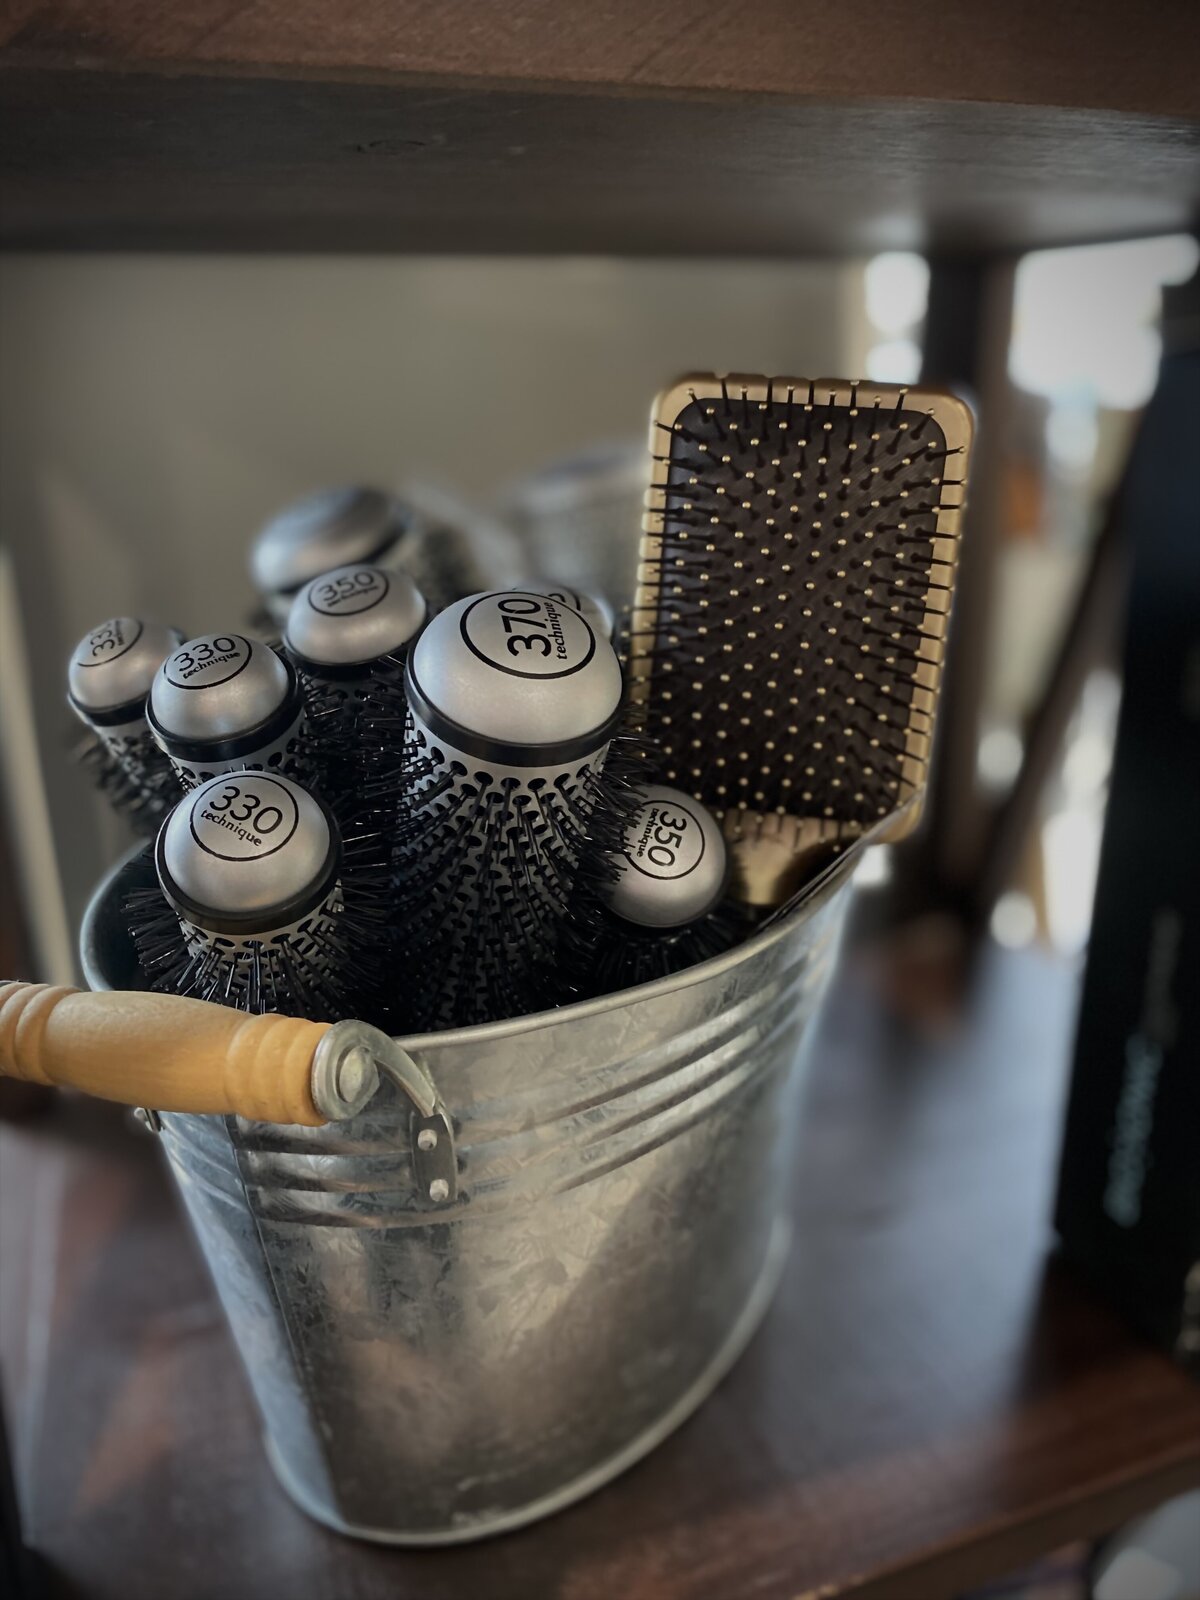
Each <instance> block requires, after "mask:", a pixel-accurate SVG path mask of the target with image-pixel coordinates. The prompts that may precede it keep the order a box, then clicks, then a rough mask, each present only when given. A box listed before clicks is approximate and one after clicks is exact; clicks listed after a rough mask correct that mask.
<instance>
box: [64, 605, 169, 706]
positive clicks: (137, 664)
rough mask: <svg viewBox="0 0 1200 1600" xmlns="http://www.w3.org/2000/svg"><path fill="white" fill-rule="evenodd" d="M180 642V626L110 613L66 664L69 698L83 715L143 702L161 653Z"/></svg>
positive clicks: (156, 669) (87, 636)
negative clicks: (174, 626) (108, 617)
mask: <svg viewBox="0 0 1200 1600" xmlns="http://www.w3.org/2000/svg"><path fill="white" fill-rule="evenodd" d="M182 643H183V635H182V634H181V633H180V632H179V630H178V629H177V628H166V627H164V626H163V625H162V623H161V622H143V621H141V620H140V619H139V618H137V617H111V618H110V619H109V620H108V621H107V622H102V623H101V624H100V626H99V627H98V628H93V629H92V630H91V631H90V632H89V633H85V634H84V636H83V638H82V639H81V640H80V641H79V643H78V645H76V647H75V653H74V654H73V655H72V657H71V663H70V666H69V667H68V669H67V687H68V689H69V691H70V695H71V699H72V701H73V703H74V704H75V706H76V708H77V709H78V710H79V711H80V712H81V713H82V714H83V715H84V716H86V715H87V714H88V713H89V712H92V713H103V712H106V711H116V710H119V709H121V708H122V707H125V706H130V705H132V704H134V703H135V702H137V701H144V700H145V698H146V696H147V695H148V694H149V693H150V686H151V684H152V683H153V682H154V674H155V673H156V672H157V671H158V669H159V666H160V665H161V664H162V659H163V657H164V656H165V655H166V654H167V653H168V651H171V650H174V649H175V648H176V647H177V646H178V645H181V644H182Z"/></svg>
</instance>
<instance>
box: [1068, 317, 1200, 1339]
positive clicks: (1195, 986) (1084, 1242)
mask: <svg viewBox="0 0 1200 1600" xmlns="http://www.w3.org/2000/svg"><path fill="white" fill-rule="evenodd" d="M1188 287H1189V289H1191V288H1192V286H1188ZM1192 293H1193V304H1194V300H1195V291H1194V290H1192ZM1187 331H1188V333H1189V334H1190V336H1191V337H1190V339H1189V343H1190V345H1191V348H1189V349H1186V350H1182V351H1180V352H1178V353H1176V354H1172V355H1168V356H1167V357H1166V358H1165V360H1164V361H1163V365H1162V369H1161V373H1160V376H1159V383H1158V388H1157V390H1156V392H1155V395H1154V397H1153V399H1152V400H1151V402H1150V404H1149V406H1148V408H1147V410H1146V413H1145V416H1144V418H1143V421H1142V424H1141V428H1140V430H1139V434H1138V438H1137V442H1136V444H1135V446H1134V451H1133V455H1132V458H1131V460H1130V464H1129V468H1128V471H1127V473H1126V477H1125V482H1124V486H1123V489H1122V508H1121V514H1122V521H1123V524H1124V528H1125V531H1126V534H1127V538H1128V545H1129V551H1130V559H1131V562H1132V574H1131V586H1130V600H1129V620H1128V630H1127V636H1126V650H1125V687H1124V697H1123V700H1122V705H1121V715H1120V722H1119V725H1118V730H1117V742H1116V750H1115V753H1114V761H1113V772H1112V779H1111V785H1110V794H1109V802H1108V812H1107V816H1106V819H1105V826H1104V843H1103V848H1102V851H1101V857H1100V874H1099V883H1098V888H1097V894H1096V906H1095V916H1094V922H1093V928H1092V935H1091V942H1090V945H1089V949H1088V959H1087V972H1086V976H1085V980H1084V988H1083V1001H1082V1007H1081V1012H1080V1022H1079V1031H1078V1038H1077V1042H1076V1052H1075V1065H1074V1076H1073V1080H1072V1085H1071V1096H1070V1103H1069V1108H1068V1113H1067V1123H1066V1132H1065V1138H1064V1146H1063V1154H1062V1166H1061V1172H1060V1178H1059V1192H1058V1201H1057V1209H1056V1215H1055V1223H1056V1226H1057V1228H1058V1232H1059V1235H1060V1238H1061V1240H1062V1243H1063V1246H1064V1249H1065V1251H1066V1254H1067V1255H1068V1256H1069V1257H1070V1258H1071V1259H1072V1260H1073V1261H1075V1262H1076V1263H1077V1264H1078V1265H1079V1266H1080V1267H1081V1268H1082V1269H1083V1270H1084V1271H1085V1272H1086V1273H1087V1274H1088V1275H1089V1277H1090V1278H1091V1279H1092V1280H1093V1281H1094V1282H1095V1283H1096V1284H1097V1285H1098V1286H1099V1287H1100V1288H1101V1289H1102V1290H1103V1291H1104V1293H1105V1294H1107V1295H1108V1296H1109V1297H1110V1298H1112V1299H1113V1300H1114V1301H1115V1302H1116V1303H1117V1304H1118V1305H1119V1306H1120V1308H1121V1309H1122V1310H1123V1311H1124V1313H1125V1314H1126V1316H1127V1317H1128V1318H1129V1319H1130V1321H1132V1322H1133V1323H1134V1324H1135V1325H1136V1326H1137V1327H1139V1328H1140V1329H1142V1330H1143V1331H1144V1332H1145V1333H1147V1334H1149V1335H1150V1336H1151V1337H1152V1338H1153V1339H1155V1340H1157V1341H1158V1342H1160V1343H1161V1344H1164V1345H1165V1346H1167V1348H1168V1349H1170V1350H1172V1351H1173V1352H1174V1353H1175V1354H1176V1355H1177V1356H1178V1357H1179V1358H1180V1359H1181V1360H1184V1361H1187V1362H1188V1363H1189V1364H1191V1365H1194V1366H1196V1368H1197V1370H1200V494H1198V493H1197V481H1196V450H1197V442H1198V441H1200V348H1197V346H1200V338H1197V337H1196V324H1195V319H1194V318H1193V322H1192V325H1191V327H1190V328H1189V329H1188V330H1187Z"/></svg>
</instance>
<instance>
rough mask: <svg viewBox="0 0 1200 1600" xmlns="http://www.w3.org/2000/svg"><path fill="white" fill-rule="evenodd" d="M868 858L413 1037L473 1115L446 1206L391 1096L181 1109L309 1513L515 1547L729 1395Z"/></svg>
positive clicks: (191, 1186) (116, 936)
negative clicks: (504, 1015)
mask: <svg viewBox="0 0 1200 1600" xmlns="http://www.w3.org/2000/svg"><path fill="white" fill-rule="evenodd" d="M857 855H858V851H857V849H855V850H852V851H850V852H848V853H847V855H846V856H845V857H844V858H843V859H842V860H841V861H840V862H839V863H838V864H837V865H836V866H835V867H834V868H833V869H832V870H831V871H830V872H829V873H828V874H827V875H826V876H825V877H824V878H823V879H822V880H821V881H820V882H819V883H818V884H817V885H815V886H814V889H813V891H812V892H811V893H810V894H809V895H807V896H806V897H805V899H804V900H803V902H802V903H800V904H799V905H797V906H796V907H795V908H794V909H792V910H791V911H789V912H788V913H787V915H786V916H784V917H783V918H781V919H779V920H778V921H776V922H775V923H774V924H773V925H771V926H769V927H768V928H766V929H765V930H764V931H762V932H761V933H760V934H758V935H757V936H756V937H755V938H754V939H752V940H751V941H750V942H749V943H747V944H745V945H743V946H741V947H740V948H739V949H737V950H735V951H733V952H731V953H729V954H728V955H725V956H723V957H720V958H719V959H717V960H713V961H709V962H706V963H704V965H702V966H699V967H695V968H693V969H691V970H690V971H687V972H684V973H681V974H678V975H676V976H675V977H672V978H668V979H664V980H662V981H659V982H656V983H653V984H648V985H646V986H644V987H642V988H640V989H637V990H633V991H630V992H628V993H625V994H621V995H616V996H611V997H609V998H606V999H603V1000H598V1001H593V1002H590V1003H588V1004H583V1005H576V1006H570V1007H566V1008H564V1009H562V1010H560V1011H555V1012H548V1013H544V1014H542V1015H539V1016H534V1017H524V1018H521V1019H520V1020H518V1021H514V1022H506V1023H495V1024H491V1025H489V1026H486V1027H474V1028H469V1029H462V1030H459V1031H456V1032H450V1033H440V1034H430V1035H424V1036H421V1037H418V1038H406V1039H404V1040H402V1041H401V1042H402V1043H403V1045H404V1047H405V1049H406V1050H407V1051H408V1053H409V1054H410V1056H411V1057H412V1058H413V1059H414V1060H415V1061H416V1063H417V1064H418V1066H419V1067H420V1068H421V1069H422V1070H423V1071H424V1072H425V1073H426V1074H427V1075H428V1077H429V1078H430V1079H432V1080H433V1082H434V1083H435V1084H436V1086H437V1090H438V1092H439V1093H440V1096H441V1098H442V1100H443V1102H444V1103H445V1105H446V1106H447V1107H448V1109H449V1111H450V1114H451V1117H452V1119H453V1125H454V1130H455V1138H456V1144H457V1152H458V1166H459V1185H458V1193H457V1196H456V1197H455V1198H454V1199H453V1200H452V1201H451V1203H450V1204H448V1205H443V1206H441V1207H437V1206H433V1205H431V1203H430V1201H429V1198H428V1195H427V1194H426V1193H424V1192H420V1191H419V1188H418V1185H417V1184H416V1182H415V1179H414V1170H413V1150H412V1143H411V1140H410V1131H411V1119H412V1117H413V1115H414V1111H413V1107H412V1106H411V1105H410V1104H409V1102H408V1101H407V1100H406V1099H405V1097H404V1095H403V1094H402V1093H401V1091H400V1090H398V1089H396V1088H395V1087H394V1086H392V1085H391V1084H385V1085H384V1086H383V1088H382V1089H381V1091H380V1093H379V1094H378V1095H377V1096H376V1098H375V1099H374V1101H373V1102H372V1103H371V1104H370V1106H369V1107H368V1108H367V1110H366V1111H365V1112H364V1113H363V1114H361V1115H360V1116H358V1117H356V1118H354V1119H353V1120H351V1121H348V1122H343V1123H339V1124H332V1125H329V1126H327V1127H323V1128H315V1129H308V1128H284V1127H277V1126H274V1125H270V1124H263V1123H251V1122H245V1121H242V1120H241V1119H238V1118H232V1117H230V1118H222V1117H212V1116H184V1115H177V1114H172V1115H164V1116H163V1117H162V1118H161V1132H162V1138H163V1142H164V1145H165V1147H166V1150H167V1153H168V1155H169V1157H170V1161H171V1166H172V1169H173V1171H174V1174H175V1178H176V1180H177V1182H178V1185H179V1188H180V1191H181V1193H182V1195H183V1199H184V1202H185V1204H186V1206H187V1210H188V1213H189V1215H190V1217H191V1221H192V1223H193V1225H194V1228H195V1231H196V1233H197V1236H198V1237H199V1240H200V1244H201V1246H202V1248H203V1250H204V1253H205V1255H206V1257H207V1260H208V1264H209V1267H210V1270H211V1272H212V1275H213V1278H214V1280H215V1283H216V1286H217V1290H218V1292H219V1294H220V1296H221V1300H222V1302H223V1304H224V1308H225V1312H226V1315H227V1317H228V1319H229V1324H230V1327H231V1329H232V1331H233V1336H234V1339H235V1340H236V1342H237V1346H238V1349H239V1350H240V1352H241V1356H242V1360H243V1361H244V1363H245V1366H246V1370H247V1372H248V1374H249V1377H250V1382H251V1385H252V1387H253V1390H254V1394H255V1397H256V1399H257V1402H258V1406H259V1409H260V1411H261V1413H262V1417H263V1421H264V1424H265V1430H266V1441H267V1449H268V1452H269V1454H270V1458H271V1461H272V1463H273V1465H274V1467H275V1470H276V1472H277V1473H278V1475H279V1478H280V1479H281V1481H282V1483H283V1485H284V1487H285V1488H286V1489H287V1491H288V1492H289V1493H290V1494H291V1495H292V1497H293V1498H294V1499H295V1500H296V1501H297V1502H298V1503H299V1505H300V1506H301V1507H303V1509H304V1510H305V1511H307V1512H309V1513H310V1514H311V1515H312V1516H314V1517H316V1518H318V1519H319V1520H320V1521H322V1522H324V1523H327V1524H328V1525H329V1526H331V1527H333V1528H336V1529H339V1530H340V1531H342V1532H344V1533H349V1534H355V1535H358V1536H360V1537H363V1538H368V1539H376V1540H382V1541H386V1542H394V1543H400V1544H443V1543H454V1542H457V1541H462V1540H468V1539H475V1538H479V1537H482V1536H483V1535H486V1534H491V1533H498V1532H501V1531H502V1530H504V1529H509V1528H514V1527H517V1526H519V1525H520V1524H522V1523H526V1522H530V1521H532V1520H534V1519H535V1518H537V1517H541V1516H545V1515H547V1514H548V1513H550V1512H552V1511H555V1510H557V1509H558V1508H560V1507H562V1506H565V1505H567V1504H568V1503H570V1502H571V1501H573V1500H576V1499H578V1498H580V1497H581V1496H582V1495H585V1494H587V1493H589V1492H590V1491H591V1490H593V1489H596V1488H598V1487H599V1486H600V1485H601V1484H603V1483H605V1482H606V1481H607V1480H608V1479H610V1478H612V1477H614V1476H615V1475H616V1474H617V1473H619V1472H621V1471H622V1470H623V1469H624V1468H626V1467H628V1466H629V1465H631V1463H633V1462H634V1461H636V1460H637V1459H638V1458H639V1457H640V1456H642V1455H644V1454H646V1452H647V1451H649V1450H651V1449H652V1448H653V1447H654V1446H655V1445H656V1444H658V1443H659V1442H660V1441H661V1440H662V1439H663V1438H664V1437H665V1436H666V1435H667V1434H668V1433H670V1432H671V1430H672V1429H673V1428H675V1427H677V1426H678V1425H679V1424H680V1423H681V1422H682V1421H683V1420H684V1419H685V1418H686V1417H687V1416H688V1415H689V1414H690V1413H691V1412H692V1411H694V1410H695V1408H696V1407H697V1406H698V1405H699V1404H700V1403H701V1402H702V1401H703V1400H704V1398H705V1397H706V1396H707V1395H708V1394H709V1393H710V1391H711V1390H712V1389H713V1388H714V1387H715V1385H716V1384H717V1382H718V1381H719V1379H720V1378H721V1377H722V1375H723V1374H724V1373H725V1372H726V1371H727V1370H728V1368H729V1367H730V1366H731V1364H732V1363H733V1362H734V1360H735V1359H736V1358H737V1356H738V1354H739V1353H740V1352H741V1350H742V1348H743V1347H744V1345H745V1344H746V1342H747V1340H748V1339H749V1337H750V1335H751V1333H752V1332H753V1331H754V1328H755V1327H756V1325H757V1324H758V1322H759V1320H760V1318H761V1317H762V1315H763V1313H764V1311H765V1310H766V1308H767V1305H768V1303H769V1301H770V1298H771V1295H772V1292H773V1290H774V1288H775V1284H776V1281H777V1278H778V1274H779V1272H780V1269H781V1266H782V1263H783V1259H784V1254H785V1251H786V1248H787V1226H786V1222H785V1220H784V1199H785V1194H786V1185H787V1177H788V1171H789V1165H790V1151H791V1145H792V1136H793V1133H794V1130H795V1127H796V1105H795V1102H796V1097H797V1093H798V1090H799V1087H800V1080H801V1076H802V1073H801V1067H800V1053H801V1047H802V1044H803V1042H804V1040H805V1036H806V1035H807V1033H808V1032H809V1031H810V1029H811V1024H812V1021H813V1017H814V1013H815V1012H816V1009H817V1005H818V1002H819V999H820V997H821V994H822V992H823V990H824V987H825V982H826V978H827V975H828V972H829V969H830V966H831V963H832V958H833V956H834V952H835V948H836V944H837V938H838V933H839V929H840V926H841V923H842V920H843V915H844V912H845V908H846V904H847V899H848V895H847V888H848V883H849V879H850V875H851V872H852V869H853V865H854V862H855V860H856V859H857ZM118 870H119V869H118ZM115 876H116V871H114V873H112V874H110V875H109V877H108V878H107V879H106V880H105V882H104V883H103V884H102V885H101V887H100V889H99V891H98V892H97V895H96V897H95V899H94V901H93V903H92V906H91V908H90V910H89V913H88V916H87V918H86V920H85V923H84V927H83V933H82V955H83V963H84V969H85V972H86V975H87V979H88V982H89V983H90V984H91V986H92V988H94V989H102V988H109V987H112V988H117V987H123V986H127V985H128V984H129V982H130V981H131V977H132V957H131V951H130V948H129V944H128V940H127V937H126V936H125V935H124V932H123V929H122V927H121V918H120V907H119V895H118V894H117V893H116V891H115V889H114V879H115Z"/></svg>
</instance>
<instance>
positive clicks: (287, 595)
mask: <svg viewBox="0 0 1200 1600" xmlns="http://www.w3.org/2000/svg"><path fill="white" fill-rule="evenodd" d="M411 523H412V515H411V513H410V512H409V511H408V509H407V507H405V506H404V505H403V504H402V502H401V501H399V500H397V499H396V498H395V496H394V495H390V494H388V493H387V492H386V491H385V490H383V489H372V488H367V487H363V486H357V485H350V486H346V487H343V488H337V489H323V490H321V491H320V492H319V493H317V494H312V495H308V496H307V497H306V498H305V499H303V500H297V501H295V502H294V503H293V504H292V505H290V506H286V507H285V508H284V509H283V510H282V511H280V512H279V513H278V515H277V516H274V517H272V518H271V520H270V521H269V522H268V523H267V524H266V525H265V527H263V528H262V529H261V530H260V532H259V534H258V536H257V538H256V539H255V541H254V545H253V547H252V549H251V551H250V575H251V577H252V578H253V580H254V585H255V587H256V588H257V590H258V592H259V594H260V595H262V597H263V599H264V600H266V601H268V602H269V603H271V604H272V607H273V609H274V608H275V607H277V605H278V604H279V602H280V601H281V600H282V605H283V614H282V618H281V619H280V620H283V618H286V616H287V606H288V603H289V602H290V600H291V597H292V596H293V595H294V594H295V593H296V590H297V589H299V588H300V587H301V585H302V584H306V583H308V582H309V581H310V580H311V579H312V578H315V577H318V576H319V575H320V574H321V573H322V572H328V571H329V570H330V568H331V567H337V566H342V565H343V564H345V563H346V562H351V561H364V562H371V563H373V564H375V565H379V564H380V562H381V560H383V558H384V557H385V556H386V555H387V553H388V551H389V550H390V549H391V547H392V546H394V545H395V544H396V542H397V541H398V540H399V539H400V538H402V537H403V535H404V534H406V533H407V532H408V531H409V528H410V525H411ZM384 564H385V565H387V566H389V567H390V566H391V565H392V562H391V561H384Z"/></svg>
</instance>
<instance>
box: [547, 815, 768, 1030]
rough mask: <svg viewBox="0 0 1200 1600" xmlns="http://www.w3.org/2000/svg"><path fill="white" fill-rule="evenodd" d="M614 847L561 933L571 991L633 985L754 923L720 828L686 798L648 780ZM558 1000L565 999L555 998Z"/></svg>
mask: <svg viewBox="0 0 1200 1600" xmlns="http://www.w3.org/2000/svg"><path fill="white" fill-rule="evenodd" d="M638 798H639V804H638V806H637V809H636V810H635V811H634V812H633V813H632V815H631V816H630V818H629V820H628V821H627V823H626V825H625V829H624V832H623V835H622V838H621V842H620V845H619V847H618V848H617V849H616V850H615V851H613V852H612V853H611V854H610V855H608V856H606V857H605V858H604V860H603V863H602V866H603V867H604V868H605V869H606V870H603V871H601V872H596V871H595V870H594V869H593V870H592V871H591V872H590V873H589V874H586V875H585V880H586V878H590V880H591V881H590V882H587V885H586V892H584V893H582V894H578V895H577V896H576V897H575V900H574V903H573V905H572V907H571V912H570V916H569V918H568V921H567V925H566V930H565V935H564V939H563V953H564V963H563V964H564V967H565V969H566V971H567V973H568V974H569V978H568V981H569V985H570V988H571V990H572V993H571V995H570V998H572V999H577V998H592V997H595V996H598V995H604V994H616V993H618V992H619V991H621V990H623V989H632V988H634V987H636V986H637V985H638V984H641V983H650V982H652V981H653V980H654V979H655V978H665V977H667V976H668V975H669V974H670V973H672V972H682V971H683V970H684V968H686V967H692V966H695V965H696V964H697V963H698V962H700V961H707V960H708V959H709V958H710V957H711V956H717V955H721V954H723V953H724V952H725V951H726V950H729V949H731V948H732V947H733V946H734V945H735V944H737V943H738V942H739V941H740V940H742V939H744V938H746V937H747V936H748V935H749V934H750V933H751V932H752V931H753V929H754V926H755V920H756V919H755V916H754V914H753V913H752V912H751V911H750V910H749V909H748V908H747V907H746V906H744V905H741V904H739V903H738V900H737V893H738V888H739V886H738V884H737V883H736V881H735V874H734V864H733V860H732V857H731V855H730V853H729V851H728V850H727V848H726V844H725V838H724V835H723V834H722V832H721V825H720V823H719V822H718V821H717V819H716V817H714V816H713V814H712V812H711V811H709V810H708V808H707V806H703V805H701V804H700V802H699V801H698V800H694V799H693V798H692V797H691V796H690V795H687V794H684V793H683V792H682V791H681V790H679V789H670V788H667V787H666V786H665V785H662V784H648V785H646V786H645V787H644V788H643V789H642V790H641V791H640V793H639V797H638ZM558 998H559V1000H560V1002H561V999H562V996H561V994H560V995H559V997H558Z"/></svg>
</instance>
